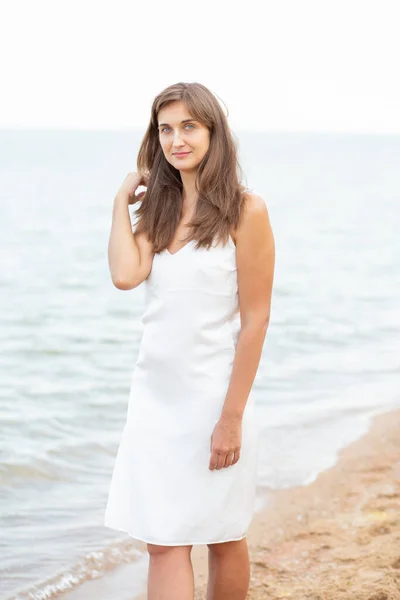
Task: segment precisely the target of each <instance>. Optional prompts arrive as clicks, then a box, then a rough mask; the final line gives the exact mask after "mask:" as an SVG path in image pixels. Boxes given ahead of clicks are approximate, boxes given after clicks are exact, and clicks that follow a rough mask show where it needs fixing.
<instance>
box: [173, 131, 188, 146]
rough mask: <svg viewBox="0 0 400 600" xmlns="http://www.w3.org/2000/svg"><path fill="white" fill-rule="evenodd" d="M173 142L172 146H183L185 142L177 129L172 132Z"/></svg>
mask: <svg viewBox="0 0 400 600" xmlns="http://www.w3.org/2000/svg"><path fill="white" fill-rule="evenodd" d="M173 144H174V146H183V145H184V144H185V142H184V141H183V140H182V137H181V134H180V132H179V131H176V132H175V133H174V138H173Z"/></svg>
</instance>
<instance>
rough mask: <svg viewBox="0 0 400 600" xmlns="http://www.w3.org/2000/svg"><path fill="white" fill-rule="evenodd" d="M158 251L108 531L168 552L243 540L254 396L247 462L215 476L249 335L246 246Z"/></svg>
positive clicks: (246, 419)
mask: <svg viewBox="0 0 400 600" xmlns="http://www.w3.org/2000/svg"><path fill="white" fill-rule="evenodd" d="M195 244H196V241H195V240H191V241H189V242H188V243H186V244H185V245H184V246H183V247H182V248H180V249H179V250H178V251H177V252H175V253H174V254H170V252H169V251H168V250H164V251H162V252H161V253H159V254H155V255H154V258H153V265H152V270H151V272H150V275H149V276H148V278H147V279H146V280H145V282H144V285H145V286H146V302H145V310H144V313H143V315H142V323H143V326H144V327H143V334H142V339H141V343H140V348H139V353H138V358H137V360H136V363H135V365H134V369H133V374H132V380H131V387H130V396H129V402H128V410H127V418H126V422H125V426H124V429H123V432H122V439H121V441H120V444H119V448H118V452H117V456H116V460H115V465H114V470H113V474H112V479H111V484H110V489H109V494H108V501H107V506H106V511H105V519H104V525H105V526H106V527H109V528H112V529H117V530H122V531H125V532H127V533H128V534H129V535H130V536H132V537H133V538H135V539H138V540H142V541H144V542H147V543H152V544H159V545H164V546H165V545H170V546H173V545H176V546H179V545H192V544H211V543H220V542H227V541H233V540H240V539H242V538H243V537H245V536H246V533H247V530H248V528H249V525H250V523H251V520H252V516H253V511H254V504H255V493H256V479H257V463H258V450H259V427H258V421H257V416H256V407H255V402H254V393H253V390H251V392H250V394H249V396H248V399H247V403H246V407H245V410H244V414H243V419H242V447H241V455H240V458H239V461H238V462H237V463H236V464H234V465H232V466H230V467H227V468H221V469H215V470H213V471H211V470H209V460H210V456H211V434H212V432H213V429H214V427H215V424H216V423H217V421H218V419H219V418H220V415H221V411H222V407H223V403H224V400H225V395H226V392H227V389H228V385H229V380H230V376H231V371H232V366H233V360H234V356H235V348H236V344H237V340H238V334H239V330H240V313H239V299H238V285H237V269H236V247H235V244H234V242H233V240H232V239H231V238H229V241H228V242H227V243H226V244H225V245H222V244H221V243H215V242H214V244H213V245H212V246H211V248H209V249H206V248H199V249H196V248H195Z"/></svg>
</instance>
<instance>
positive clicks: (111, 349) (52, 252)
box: [0, 131, 400, 600]
mask: <svg viewBox="0 0 400 600" xmlns="http://www.w3.org/2000/svg"><path fill="white" fill-rule="evenodd" d="M237 135H238V139H239V143H240V157H241V163H242V166H243V168H244V171H245V174H246V182H247V185H248V186H249V187H250V188H251V189H253V190H254V191H257V192H258V193H260V194H261V195H262V196H263V197H264V198H265V200H266V203H267V205H268V208H269V212H270V218H271V222H272V226H273V229H274V233H275V239H276V271H275V282H274V290H273V298H272V314H271V322H270V326H269V330H268V333H267V337H266V341H265V345H264V350H263V355H262V358H261V362H260V367H259V371H258V373H257V377H256V380H255V383H254V389H255V393H256V400H257V406H258V411H259V415H260V422H261V424H262V438H261V447H260V462H259V473H258V483H259V487H258V489H259V494H258V502H257V509H260V508H261V507H262V506H263V505H264V504H265V503H266V502H268V493H269V492H270V491H271V490H273V489H276V488H285V487H290V486H293V485H299V484H307V483H309V482H311V481H313V480H314V479H315V477H316V476H317V475H318V473H319V472H320V471H321V470H324V469H326V468H328V467H330V466H331V465H333V464H334V463H335V461H336V459H337V452H338V450H339V449H340V448H342V447H344V446H346V445H347V444H348V443H350V442H351V441H353V440H354V439H356V438H358V437H359V436H360V435H361V434H363V433H364V432H365V431H366V430H367V428H368V425H369V422H370V419H371V417H372V416H373V415H375V414H378V413H381V412H386V411H388V410H391V409H392V408H395V407H398V406H399V405H400V392H399V390H400V353H399V346H400V342H399V339H400V311H399V306H400V275H399V273H400V238H399V235H398V233H399V226H400V173H399V168H398V165H399V162H400V137H399V136H378V135H370V136H368V135H345V134H340V135H339V134H337V135H333V134H329V135H323V134H266V133H257V134H255V133H251V134H250V133H247V134H246V133H238V134H237ZM140 138H141V132H73V131H53V132H45V131H43V132H39V131H31V132H29V131H19V132H11V131H1V132H0V165H1V171H0V184H1V220H0V232H1V235H0V244H1V248H0V251H1V274H0V292H1V293H0V323H1V334H2V338H1V339H2V343H1V347H0V367H1V385H0V423H1V446H0V494H1V519H2V524H1V534H2V535H1V542H0V548H1V572H0V576H1V586H0V591H1V594H0V595H1V597H2V598H5V599H11V598H14V599H16V598H18V599H21V600H22V599H25V598H26V599H28V598H29V599H32V600H39V599H40V600H41V599H52V598H57V597H58V596H60V595H61V594H63V597H66V598H71V599H74V600H79V599H80V598H82V599H83V598H85V599H86V598H88V597H96V599H99V600H106V599H107V598H110V599H111V598H113V599H115V598H117V597H118V598H119V599H120V600H122V599H123V598H132V597H133V595H134V594H135V593H138V592H139V591H140V589H142V588H143V585H144V581H145V579H144V574H145V563H146V555H145V554H144V553H143V545H140V544H138V543H136V542H135V541H133V540H132V539H130V538H129V536H127V535H124V534H122V533H121V532H117V531H115V532H114V531H112V530H109V529H107V528H105V527H103V524H102V521H103V514H104V509H105V502H106V497H107V492H108V486H109V483H110V478H111V473H112V468H113V464H114V460H115V455H116V451H117V447H118V443H119V439H120V436H121V433H122V428H123V424H124V420H125V416H126V410H127V402H128V395H129V384H130V377H131V371H132V367H133V365H134V362H135V359H136V356H137V352H138V348H139V342H140V337H141V323H140V314H141V311H142V308H143V302H144V290H143V289H142V288H143V286H140V287H139V288H137V289H136V290H131V291H125V292H122V291H120V290H117V289H116V288H114V287H113V285H112V283H111V280H110V276H109V271H108V263H107V245H108V236H109V230H110V225H111V210H112V202H113V198H114V196H115V193H116V192H117V190H118V188H119V186H120V184H121V183H122V181H123V179H124V178H125V175H126V173H127V172H128V171H131V170H135V169H136V166H135V161H136V155H137V150H138V147H139V143H140Z"/></svg>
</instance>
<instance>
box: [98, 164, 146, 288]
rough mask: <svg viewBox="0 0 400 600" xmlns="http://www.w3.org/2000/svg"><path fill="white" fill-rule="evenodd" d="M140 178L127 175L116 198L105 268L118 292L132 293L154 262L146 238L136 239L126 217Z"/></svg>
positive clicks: (141, 236)
mask: <svg viewBox="0 0 400 600" xmlns="http://www.w3.org/2000/svg"><path fill="white" fill-rule="evenodd" d="M139 185H140V178H139V177H138V175H137V174H136V173H130V174H129V175H128V176H127V178H126V180H125V182H124V184H123V185H122V186H121V189H120V190H119V192H118V194H117V195H116V196H115V199H114V205H113V214H112V225H111V232H110V239H109V244H108V264H109V268H110V273H111V279H112V282H113V284H114V285H115V287H116V288H118V289H119V290H131V289H133V288H135V287H137V286H138V285H140V284H141V283H142V282H143V281H144V280H145V279H146V278H147V277H148V275H149V273H150V271H151V266H152V262H153V252H152V244H151V243H150V242H149V241H148V240H147V236H146V235H145V234H140V235H135V234H134V233H133V231H132V225H131V219H130V215H129V208H128V207H129V203H130V199H131V197H132V196H133V194H134V192H135V190H136V188H137V187H138V186H139Z"/></svg>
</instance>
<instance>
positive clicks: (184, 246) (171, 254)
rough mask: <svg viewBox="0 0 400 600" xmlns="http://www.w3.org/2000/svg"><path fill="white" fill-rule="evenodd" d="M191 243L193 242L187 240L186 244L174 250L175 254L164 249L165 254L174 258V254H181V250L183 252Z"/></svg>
mask: <svg viewBox="0 0 400 600" xmlns="http://www.w3.org/2000/svg"><path fill="white" fill-rule="evenodd" d="M192 242H194V240H189V241H188V242H186V244H184V245H183V246H181V247H180V248H179V249H178V250H176V251H175V252H170V251H169V250H168V248H165V250H166V252H167V253H168V254H169V256H175V255H176V254H179V252H182V250H184V249H185V248H186V246H189V244H191V243H192Z"/></svg>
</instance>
